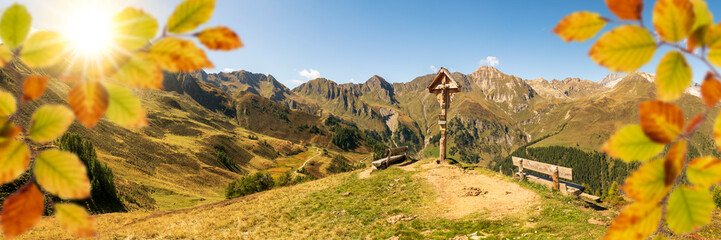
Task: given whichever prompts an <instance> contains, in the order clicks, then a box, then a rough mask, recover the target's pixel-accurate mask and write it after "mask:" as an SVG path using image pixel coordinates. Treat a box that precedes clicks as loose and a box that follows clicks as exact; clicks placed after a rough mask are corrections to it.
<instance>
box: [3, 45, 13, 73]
mask: <svg viewBox="0 0 721 240" xmlns="http://www.w3.org/2000/svg"><path fill="white" fill-rule="evenodd" d="M12 59H13V52H12V51H10V48H8V46H7V45H5V44H0V68H3V67H5V66H6V65H8V63H10V61H11V60H12Z"/></svg>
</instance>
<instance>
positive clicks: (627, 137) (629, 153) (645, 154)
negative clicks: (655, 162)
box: [602, 124, 664, 161]
mask: <svg viewBox="0 0 721 240" xmlns="http://www.w3.org/2000/svg"><path fill="white" fill-rule="evenodd" d="M663 147H664V145H663V144H659V143H656V142H654V141H652V140H651V139H650V138H648V137H647V136H646V134H644V133H643V129H641V126H640V125H635V124H630V125H626V126H624V127H623V128H621V129H619V130H618V131H616V133H615V134H614V135H613V136H611V138H610V139H608V141H606V143H604V144H603V147H602V149H603V151H604V152H606V153H608V155H611V156H612V157H615V158H620V159H623V160H624V161H646V160H648V159H650V158H652V157H654V156H656V155H658V154H659V153H660V152H661V151H663Z"/></svg>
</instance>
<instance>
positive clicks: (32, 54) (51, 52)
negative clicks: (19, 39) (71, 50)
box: [20, 31, 68, 68]
mask: <svg viewBox="0 0 721 240" xmlns="http://www.w3.org/2000/svg"><path fill="white" fill-rule="evenodd" d="M67 45H68V41H67V40H66V39H64V38H63V37H62V35H60V34H59V33H55V32H51V31H37V32H35V33H33V34H32V35H30V37H29V38H28V39H27V41H25V44H23V48H22V50H20V58H21V59H22V60H23V62H24V63H25V64H26V65H28V66H29V67H33V68H40V67H47V66H50V65H53V64H56V63H57V62H58V61H60V60H61V59H63V58H64V54H63V53H64V52H65V51H66V50H67V49H68V48H67Z"/></svg>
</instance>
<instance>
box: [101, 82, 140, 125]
mask: <svg viewBox="0 0 721 240" xmlns="http://www.w3.org/2000/svg"><path fill="white" fill-rule="evenodd" d="M108 94H109V95H110V101H109V104H108V112H107V116H108V118H109V119H110V121H113V122H115V123H117V124H119V125H120V126H123V127H143V126H147V125H148V120H147V119H146V118H145V110H143V106H142V105H141V104H140V100H138V98H136V97H135V96H133V93H132V92H130V89H127V88H125V87H123V86H120V85H115V84H110V85H108Z"/></svg>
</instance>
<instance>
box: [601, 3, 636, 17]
mask: <svg viewBox="0 0 721 240" xmlns="http://www.w3.org/2000/svg"><path fill="white" fill-rule="evenodd" d="M606 6H608V9H609V10H611V12H612V13H613V14H615V15H616V16H617V17H618V18H620V19H623V20H639V19H641V12H642V11H643V1H642V0H606Z"/></svg>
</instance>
